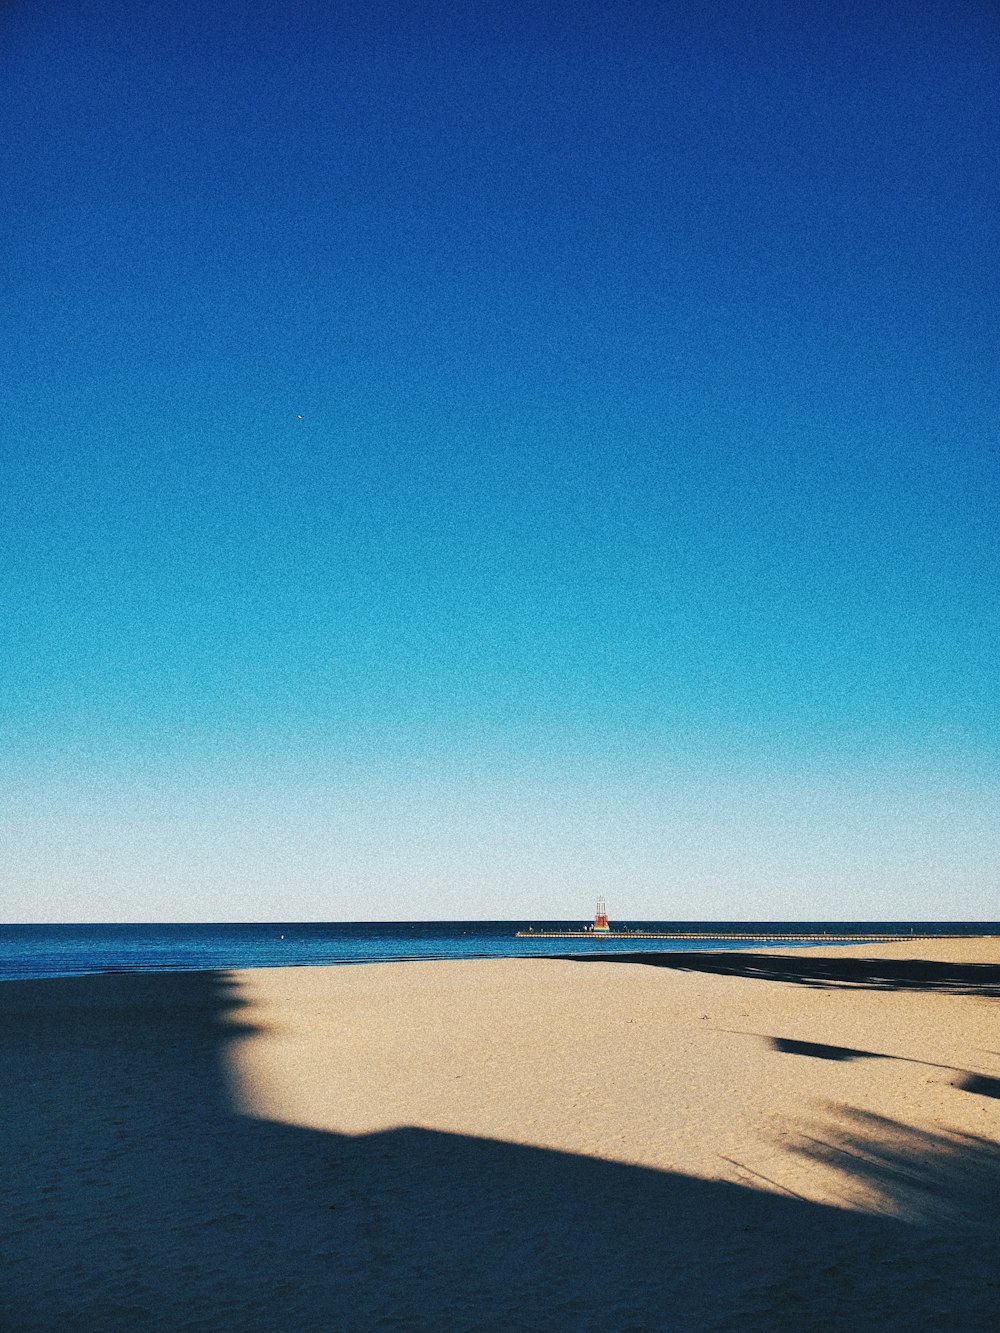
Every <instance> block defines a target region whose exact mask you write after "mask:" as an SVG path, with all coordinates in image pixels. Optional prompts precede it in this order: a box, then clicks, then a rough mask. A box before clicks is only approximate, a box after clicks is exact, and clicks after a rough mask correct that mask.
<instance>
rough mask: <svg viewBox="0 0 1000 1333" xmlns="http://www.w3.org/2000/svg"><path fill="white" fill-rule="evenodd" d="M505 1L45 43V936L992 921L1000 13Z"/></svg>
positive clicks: (974, 7) (20, 568) (329, 10)
mask: <svg viewBox="0 0 1000 1333" xmlns="http://www.w3.org/2000/svg"><path fill="white" fill-rule="evenodd" d="M485 8H486V7H483V6H473V5H457V6H456V5H444V4H436V3H428V4H423V5H421V4H413V3H407V4H402V3H399V4H394V3H386V4H379V5H376V6H369V5H361V4H358V5H347V4H345V5H338V4H332V5H331V4H319V3H307V2H306V0H290V3H289V4H288V5H286V6H284V7H283V8H282V10H281V12H280V14H279V13H278V11H276V10H274V8H273V6H270V5H264V4H263V3H262V2H261V3H258V2H257V0H240V3H238V4H237V3H231V2H230V0H220V3H218V4H215V5H213V6H209V7H205V6H195V5H193V4H185V3H184V2H183V0H180V2H179V3H178V2H177V0H175V2H174V3H171V4H170V5H168V4H166V3H165V0H146V3H143V4H125V3H112V2H111V0H92V3H89V4H86V5H78V6H72V7H70V10H69V11H67V8H66V7H65V6H60V5H55V4H44V3H31V4H29V3H26V2H24V0H22V3H20V4H14V5H13V6H10V7H8V9H7V10H6V11H5V18H4V20H3V24H2V27H0V59H2V63H3V69H4V78H3V81H2V83H3V88H4V91H3V93H2V94H0V97H2V102H0V163H2V170H3V175H4V178H5V179H6V180H7V181H8V182H9V188H8V190H7V192H6V194H7V200H8V202H7V205H6V207H5V210H4V215H3V217H2V218H0V245H2V248H3V253H4V256H5V262H4V266H3V268H4V272H3V275H2V277H0V283H2V286H3V292H2V300H0V345H2V346H3V348H4V356H3V373H2V380H0V455H2V467H3V472H2V483H3V484H2V488H0V518H2V534H3V560H2V567H0V578H2V582H0V599H2V609H3V624H4V643H5V647H4V653H3V658H2V661H0V744H2V747H3V753H4V756H5V758H4V762H3V764H2V770H3V772H4V773H5V774H6V777H0V784H2V786H3V788H4V791H3V801H2V805H0V808H3V809H5V810H6V812H7V813H6V816H0V819H3V820H4V822H5V828H4V829H3V830H2V832H3V836H2V838H0V871H2V876H0V882H2V885H3V887H2V888H0V917H2V918H3V919H7V920H33V919H35V920H88V919H89V920H100V919H138V920H143V919H154V920H157V919H158V920H171V919H173V920H197V919H215V920H238V919H296V918H303V919H342V918H348V919H349V918H360V919H364V918H369V919H384V918H393V917H395V918H407V917H432V918H433V917H438V916H456V917H463V916H464V917H503V916H540V917H547V916H561V915H565V916H579V915H583V914H586V913H587V912H588V911H589V910H590V908H591V902H592V899H593V897H594V895H595V894H596V893H597V892H605V893H606V894H607V895H608V896H609V898H610V900H611V901H610V905H611V907H612V913H613V914H614V911H615V910H617V911H618V912H619V914H620V915H623V916H626V917H639V916H646V917H651V918H652V917H671V916H688V917H696V916H713V917H720V916H722V917H724V916H731V917H745V916H753V915H757V916H766V917H801V918H808V917H813V916H828V917H851V916H872V917H878V916H884V917H887V918H891V917H906V916H913V917H918V918H919V917H956V918H958V917H973V918H975V917H980V918H993V917H996V916H997V915H998V911H997V905H996V889H997V882H998V870H1000V838H998V834H997V828H996V817H995V811H996V808H997V805H996V802H997V796H998V794H1000V793H998V790H997V788H998V786H1000V783H998V780H997V768H996V761H997V758H998V752H1000V743H998V742H1000V709H998V686H997V679H998V669H997V668H998V649H1000V632H998V616H997V613H998V596H997V591H998V538H997V535H996V532H997V524H996V518H995V515H996V511H997V502H998V499H1000V476H998V471H1000V463H998V454H997V449H996V443H995V438H996V421H997V418H998V413H997V408H998V401H997V400H998V396H1000V395H998V391H997V376H996V367H997V364H998V358H997V352H998V342H1000V339H998V328H997V318H996V310H997V309H998V308H1000V292H998V286H1000V284H998V281H997V273H998V269H997V254H998V249H997V244H998V239H1000V237H998V230H1000V228H998V224H997V221H996V219H997V217H998V216H1000V207H998V206H1000V198H998V196H1000V184H998V178H997V173H996V152H995V148H996V143H997V137H998V136H997V131H998V121H1000V115H998V111H1000V20H998V18H997V15H996V11H995V8H994V7H993V6H991V5H988V4H986V3H972V2H969V3H963V2H962V0H959V2H958V3H954V2H952V3H949V4H947V5H945V4H941V5H934V4H921V3H916V4H914V3H906V4H903V3H898V4H896V3H875V4H871V3H866V4H861V3H857V4H855V3H850V2H848V3H842V4H834V5H825V6H818V5H817V6H815V7H813V11H812V12H810V11H808V10H806V9H804V8H803V6H801V5H798V4H792V3H791V0H789V2H788V3H783V2H781V0H773V2H771V3H767V2H765V0H756V2H751V3H749V4H746V3H742V4H726V3H714V4H711V5H708V4H699V3H694V2H693V0H678V3H675V4H670V5H663V4H658V5H641V4H632V5H628V6H626V5H623V4H610V3H606V4H587V3H583V4H574V5H572V6H571V5H560V4H556V3H552V2H549V0H542V2H541V3H538V4H534V5H518V4H514V5H508V6H505V7H504V8H503V12H502V13H499V12H498V13H486V12H483V11H484V9H485ZM491 8H495V7H491Z"/></svg>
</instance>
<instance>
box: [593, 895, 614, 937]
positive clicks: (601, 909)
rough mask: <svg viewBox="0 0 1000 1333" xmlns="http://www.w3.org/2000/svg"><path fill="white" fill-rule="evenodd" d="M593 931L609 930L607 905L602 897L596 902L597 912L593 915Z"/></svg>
mask: <svg viewBox="0 0 1000 1333" xmlns="http://www.w3.org/2000/svg"><path fill="white" fill-rule="evenodd" d="M594 929H595V930H610V929H611V927H610V926H609V925H608V905H607V903H606V902H605V901H604V899H603V897H602V898H598V900H597V911H596V912H595V913H594Z"/></svg>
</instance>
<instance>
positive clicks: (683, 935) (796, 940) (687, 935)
mask: <svg viewBox="0 0 1000 1333" xmlns="http://www.w3.org/2000/svg"><path fill="white" fill-rule="evenodd" d="M516 938H517V939H519V940H740V941H743V942H745V943H747V944H764V943H767V944H780V943H782V941H784V940H787V941H788V942H789V943H790V944H899V943H902V942H904V941H906V940H947V939H957V938H959V937H958V936H957V935H942V934H933V935H925V934H917V933H912V934H906V935H868V934H865V935H840V934H833V933H832V932H826V933H824V934H822V935H800V934H794V935H793V934H789V933H787V932H785V931H782V932H781V933H780V934H762V935H749V934H742V933H741V934H728V933H726V934H722V933H719V932H713V933H712V934H706V933H704V932H698V933H693V932H680V931H670V932H661V931H653V930H600V931H597V930H519V931H518V932H517V935H516ZM962 938H967V937H965V936H963V937H962Z"/></svg>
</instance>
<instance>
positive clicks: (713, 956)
mask: <svg viewBox="0 0 1000 1333" xmlns="http://www.w3.org/2000/svg"><path fill="white" fill-rule="evenodd" d="M557 956H559V957H562V958H564V959H565V960H566V961H568V962H574V963H641V964H642V965H643V966H645V967H670V968H674V969H676V970H677V971H679V972H707V973H712V974H715V975H719V976H727V977H749V978H753V979H755V980H758V981H783V982H787V983H789V984H791V985H796V986H817V987H824V988H829V987H854V988H856V989H860V990H882V991H939V992H944V993H948V994H952V995H978V996H982V997H985V998H995V997H996V996H1000V964H997V963H942V962H929V961H926V960H922V959H911V958H854V957H844V958H814V957H805V958H803V957H800V956H796V955H794V954H773V953H771V952H770V951H768V952H766V953H765V952H763V951H762V952H759V953H752V952H738V951H729V950H726V951H723V950H721V949H720V950H705V951H704V952H698V951H694V950H692V951H690V952H682V951H679V950H678V951H677V952H666V951H665V952H663V953H655V952H653V951H652V950H650V951H649V952H642V953H611V954H597V953H594V954H585V955H583V954H572V955H570V954H566V955H557Z"/></svg>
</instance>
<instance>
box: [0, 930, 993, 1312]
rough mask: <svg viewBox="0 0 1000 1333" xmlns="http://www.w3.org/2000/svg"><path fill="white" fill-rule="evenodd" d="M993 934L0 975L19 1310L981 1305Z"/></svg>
mask: <svg viewBox="0 0 1000 1333" xmlns="http://www.w3.org/2000/svg"><path fill="white" fill-rule="evenodd" d="M998 997H1000V940H992V939H989V940H960V941H954V940H949V941H918V942H914V943H912V944H906V943H903V944H881V945H869V946H852V947H848V948H837V949H834V948H816V949H802V950H800V949H795V950H791V949H786V950H777V951H775V950H767V951H760V952H757V953H753V952H750V951H747V952H727V953H726V954H701V955H698V954H689V955H677V954H672V955H662V956H653V957H652V958H650V957H649V956H648V955H643V956H641V961H597V960H593V961H572V960H567V959H551V960H547V959H537V960H536V959H531V960H522V959H518V960H501V961H492V960H490V961H485V960H484V961H469V962H441V963H427V962H424V963H399V964H383V965H378V966H357V967H337V968H302V969H268V970H259V971H248V972H234V973H201V974H186V975H184V974H180V975H172V976H159V977H137V976H118V977H95V978H80V979H72V980H57V981H45V982H21V983H8V984H6V985H5V986H3V987H0V1041H2V1044H3V1057H4V1069H5V1075H4V1079H3V1086H2V1099H0V1133H2V1144H3V1160H4V1162H5V1168H4V1173H3V1179H2V1185H0V1247H2V1249H0V1253H2V1259H0V1277H2V1290H0V1314H2V1316H3V1317H2V1319H0V1322H2V1323H3V1325H4V1327H7V1328H24V1329H29V1328H30V1329H56V1328H67V1327H70V1328H80V1329H91V1328H93V1329H98V1328H102V1329H107V1328H147V1327H148V1328H187V1327H191V1328H194V1327H200V1328H212V1329H228V1328H233V1329H237V1328H240V1329H279V1328H290V1327H298V1328H304V1329H340V1328H343V1329H353V1328H358V1329H367V1328H377V1327H399V1328H428V1329H429V1328H439V1329H440V1328H459V1329H465V1328H470V1329H471V1328H483V1329H493V1328H497V1329H499V1328H503V1329H521V1328H523V1329H534V1328H543V1327H545V1328H549V1329H551V1328H569V1329H578V1328H579V1329H590V1328H594V1329H597V1328H601V1329H609V1328H611V1329H619V1328H621V1329H678V1330H681V1329H683V1330H689V1329H690V1330H701V1329H706V1330H707V1329H728V1328H733V1329H735V1328H741V1329H746V1328H752V1329H758V1328H760V1329H772V1328H773V1329H779V1328H780V1329H785V1328H788V1329H793V1328H804V1327H808V1328H810V1329H823V1328H829V1329H867V1328H875V1327H876V1326H878V1327H881V1328H891V1329H900V1330H902V1329H906V1330H913V1329H924V1328H942V1329H944V1328H947V1329H955V1330H959V1329H979V1328H982V1329H986V1328H990V1329H992V1328H994V1327H995V1326H996V1309H997V1303H998V1300H1000V1234H998V1227H997V1209H996V1206H995V1204H994V1203H993V1198H994V1196H995V1193H996V1190H997V1187H998V1185H1000V1029H998V1024H997V1004H998Z"/></svg>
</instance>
